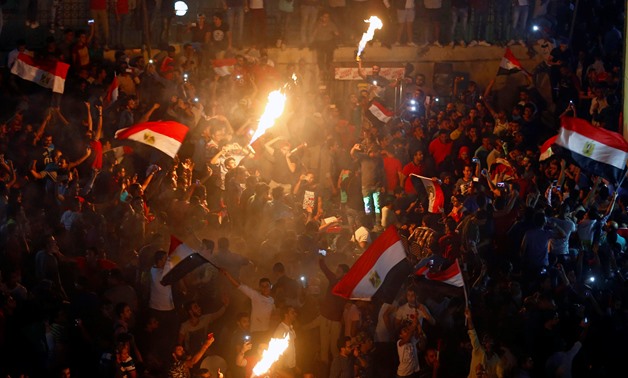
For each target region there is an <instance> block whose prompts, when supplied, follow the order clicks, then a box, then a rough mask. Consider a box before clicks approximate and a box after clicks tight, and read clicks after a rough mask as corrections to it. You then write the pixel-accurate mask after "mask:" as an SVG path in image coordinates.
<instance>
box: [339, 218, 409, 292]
mask: <svg viewBox="0 0 628 378" xmlns="http://www.w3.org/2000/svg"><path fill="white" fill-rule="evenodd" d="M409 272H411V270H410V264H409V263H408V260H407V259H406V250H405V247H404V245H403V243H402V241H401V238H400V237H399V234H398V233H397V229H396V228H395V227H394V226H390V227H388V228H387V229H386V231H384V232H383V233H382V234H381V235H380V236H379V237H378V238H377V239H375V241H374V242H373V244H371V246H370V247H368V249H367V250H366V251H365V252H364V253H363V254H362V256H360V258H359V259H358V260H357V261H356V262H355V263H354V264H353V266H352V267H351V269H350V270H349V272H348V273H347V274H346V275H345V276H344V277H343V278H342V279H341V280H340V281H339V282H338V283H337V284H336V286H334V288H333V290H332V293H334V294H335V295H337V296H339V297H343V298H347V299H356V300H370V299H371V298H372V297H373V296H374V295H375V294H376V293H378V292H387V291H392V292H394V294H396V293H397V291H398V290H399V287H400V286H401V283H402V281H403V280H404V279H405V278H406V277H407V275H408V273H409ZM388 289H390V290H388ZM394 294H393V295H392V297H394ZM382 295H386V294H382Z"/></svg>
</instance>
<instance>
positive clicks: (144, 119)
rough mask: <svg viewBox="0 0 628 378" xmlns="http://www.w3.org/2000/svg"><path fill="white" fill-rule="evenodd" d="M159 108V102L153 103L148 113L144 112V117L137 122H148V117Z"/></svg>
mask: <svg viewBox="0 0 628 378" xmlns="http://www.w3.org/2000/svg"><path fill="white" fill-rule="evenodd" d="M157 109H159V104H158V103H155V104H153V106H152V107H151V108H150V109H149V110H148V111H147V112H146V113H144V115H143V116H142V118H140V120H139V121H138V122H137V123H144V122H148V119H149V118H150V116H152V115H153V113H154V112H155V110H157Z"/></svg>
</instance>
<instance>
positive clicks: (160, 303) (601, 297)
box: [0, 0, 628, 378]
mask: <svg viewBox="0 0 628 378" xmlns="http://www.w3.org/2000/svg"><path fill="white" fill-rule="evenodd" d="M164 2H165V1H164ZM354 2H355V3H358V2H357V1H354ZM408 3H409V2H406V4H408ZM426 3H428V2H427V1H426ZM430 3H431V2H430ZM472 3H473V2H472ZM556 3H559V4H562V2H554V3H553V4H555V5H556ZM607 3H609V4H610V3H612V2H607ZM253 4H254V2H251V3H248V7H250V10H251V11H253V10H255V8H253ZM343 4H344V3H343ZM452 4H454V5H455V4H458V3H457V2H456V1H453V2H452ZM461 4H462V2H461ZM318 5H319V4H317V3H316V2H312V3H311V4H310V3H309V2H306V3H302V4H300V6H301V11H302V15H303V17H306V16H307V17H313V18H314V19H315V18H316V14H317V11H318ZM425 5H426V7H427V4H425ZM458 5H460V4H458ZM524 5H525V6H528V5H529V4H528V3H527V2H526V4H523V1H522V0H519V1H518V2H517V6H524ZM605 5H608V4H606V3H605ZM235 6H237V4H236V5H235ZM330 6H331V8H332V9H333V10H334V12H340V10H339V9H335V8H341V7H344V5H338V6H334V5H333V4H330ZM310 8H311V9H310ZM460 8H461V9H462V8H463V7H462V5H460ZM596 9H598V10H600V11H603V10H606V9H607V8H606V7H605V6H599V7H598V8H596ZM315 11H316V12H315ZM402 13H403V12H400V13H399V16H400V17H402V16H403V17H405V18H404V20H406V21H407V22H411V18H412V17H411V16H410V15H409V14H405V15H402ZM593 13H594V15H593V16H592V17H590V18H587V19H586V20H584V21H583V22H582V23H581V24H579V27H578V28H577V29H578V30H577V32H576V36H577V37H578V39H574V40H573V41H572V42H569V41H565V40H561V39H558V40H557V41H556V43H555V48H554V49H553V50H551V53H550V54H549V59H548V60H547V61H545V62H543V63H541V64H540V65H539V66H538V67H536V68H535V70H533V71H532V74H531V75H529V76H528V75H527V74H526V75H524V73H523V72H522V73H519V74H518V75H520V76H525V77H527V83H528V85H527V86H525V87H517V88H511V87H508V86H506V88H504V89H502V90H501V92H496V91H494V90H493V88H494V82H493V81H492V82H491V83H489V85H488V86H487V87H486V88H485V89H484V90H482V89H480V87H479V85H478V84H476V83H475V82H472V81H468V80H465V79H464V78H463V77H457V78H455V79H454V80H453V83H452V86H451V91H450V93H448V94H442V93H440V94H439V93H436V91H435V90H434V89H433V88H430V87H429V85H428V84H427V83H426V80H425V75H424V74H421V73H419V72H414V69H413V68H412V67H410V68H409V69H407V70H406V77H402V78H399V79H398V80H388V79H386V78H384V77H382V76H381V75H380V67H379V66H377V65H375V66H373V67H372V70H371V72H366V71H365V70H364V69H363V68H362V66H361V65H360V67H359V71H360V75H361V76H363V78H364V80H365V82H366V84H367V87H366V88H367V89H365V90H361V91H358V90H357V89H356V92H355V93H352V94H350V95H349V96H348V97H347V98H334V97H332V95H333V93H331V92H330V91H329V90H328V87H327V86H325V85H322V86H319V83H318V82H317V77H318V74H317V72H316V69H315V68H313V67H312V66H311V65H309V64H307V63H306V62H305V61H304V60H300V61H299V62H295V63H294V64H290V65H287V66H285V67H277V66H275V64H274V62H272V60H270V59H269V56H268V52H267V51H266V50H265V49H264V48H259V47H258V48H251V49H249V50H247V51H246V52H245V53H243V54H241V55H237V56H235V58H234V59H233V61H230V63H231V64H232V65H233V67H232V69H231V70H228V71H224V70H222V69H221V67H220V66H219V65H216V64H212V63H211V62H212V59H213V58H216V57H221V52H222V51H224V50H228V49H229V48H230V47H231V45H232V43H233V42H232V40H231V36H230V35H228V34H226V33H223V34H222V35H223V36H224V37H225V38H226V39H221V40H220V43H218V41H214V42H215V43H214V44H212V43H211V42H208V41H209V40H208V39H207V38H208V37H207V35H208V34H206V33H205V32H203V28H204V26H203V25H204V23H205V20H204V19H205V16H202V15H201V16H199V18H198V24H196V25H194V26H192V27H191V30H190V32H191V37H190V39H189V42H188V43H186V44H184V45H182V47H181V49H179V51H178V52H177V50H176V49H175V48H174V47H173V46H170V47H169V48H167V49H165V50H164V51H163V52H160V53H159V54H157V55H155V56H153V57H150V59H146V58H145V57H144V56H128V55H126V53H125V52H124V51H117V52H116V53H115V57H114V60H113V61H109V60H107V59H104V58H103V57H102V55H101V56H99V55H98V53H95V51H98V50H99V48H98V47H96V48H95V47H94V46H95V41H97V40H98V38H100V37H99V36H98V33H97V28H96V27H97V25H94V26H91V27H90V28H89V31H87V32H86V31H74V30H69V29H68V30H65V31H64V33H63V36H62V37H61V39H60V40H59V41H56V40H55V39H54V38H49V39H48V40H46V43H45V45H44V47H43V48H41V49H35V50H34V51H30V50H29V48H28V47H29V46H27V45H26V43H25V42H24V41H18V42H17V43H16V48H15V50H13V51H11V52H10V53H9V54H8V61H7V67H5V69H4V70H3V71H2V72H1V76H0V98H1V101H0V109H1V111H0V114H1V115H2V118H3V120H2V123H1V127H0V178H1V181H2V183H0V240H1V241H0V273H1V276H0V374H2V375H4V376H11V377H19V376H24V377H26V376H29V377H53V376H62V377H69V376H77V377H94V376H102V377H138V376H139V377H191V376H195V377H210V376H212V377H217V376H224V377H227V378H229V377H251V376H253V374H254V373H253V367H254V366H255V365H256V363H257V362H258V361H259V360H260V359H261V357H262V354H263V351H264V350H265V349H267V348H268V347H269V344H268V342H269V340H270V339H271V338H284V337H286V336H288V337H289V344H288V348H287V350H286V351H285V352H284V353H283V355H282V356H281V357H280V359H279V361H278V362H277V363H276V364H274V365H273V367H272V368H271V369H270V371H269V372H267V373H264V374H263V375H264V376H266V375H270V376H273V377H274V376H277V377H301V376H303V377H333V378H337V377H343V378H345V377H360V378H369V377H463V376H469V377H572V376H574V377H592V376H595V377H603V376H609V377H613V376H619V375H621V371H622V368H621V366H622V365H623V363H622V362H623V361H622V360H621V357H622V356H624V355H626V346H625V340H626V339H627V337H628V328H627V325H628V311H627V309H628V307H627V305H626V303H627V300H628V298H626V294H628V292H627V291H626V284H625V277H626V275H627V274H628V258H627V257H626V255H625V252H626V239H625V237H626V235H628V214H627V213H626V211H627V210H626V205H627V204H628V193H627V192H626V189H625V188H623V187H622V185H621V182H620V183H617V182H614V181H613V180H610V179H609V178H607V177H602V176H599V174H600V172H589V171H586V170H583V169H581V168H580V167H579V166H577V165H576V164H575V163H574V162H573V161H571V160H570V159H569V158H568V157H566V156H564V155H560V154H558V155H553V156H551V157H549V158H546V156H544V158H545V160H542V161H540V152H541V151H540V146H541V145H542V144H543V142H545V140H547V139H548V138H549V137H551V136H552V135H554V134H556V132H557V130H558V128H559V126H560V120H561V118H562V117H580V118H584V119H586V120H587V121H588V122H590V123H591V124H592V125H594V126H595V127H599V128H603V129H608V130H612V131H617V130H618V129H619V128H620V126H619V124H620V119H621V116H620V111H621V109H620V107H621V104H622V101H621V98H622V96H621V80H622V78H623V72H622V63H621V53H622V51H621V49H620V48H618V46H621V43H619V45H618V44H617V43H616V42H617V37H618V38H619V41H620V42H621V34H620V35H619V36H616V35H615V36H614V37H613V36H611V37H613V38H611V37H609V38H606V37H604V38H599V39H597V38H585V36H602V34H600V33H601V30H599V29H596V28H594V27H593V26H595V25H597V24H595V20H597V19H598V18H596V17H598V16H600V15H602V14H603V12H599V13H597V14H596V13H595V12H593ZM325 14H327V15H328V16H329V13H325ZM457 14H458V15H463V12H462V11H460V12H458V13H457ZM334 15H337V13H332V18H333V17H334ZM221 17H222V16H221V15H215V16H213V18H212V22H211V23H212V25H213V26H212V27H216V26H218V27H220V26H221V25H226V24H227V23H226V22H225V24H223V19H222V18H221ZM259 17H260V18H259V19H257V21H259V22H262V20H263V17H262V16H259ZM457 17H458V16H457ZM460 17H462V16H460ZM524 19H525V17H524ZM461 21H463V20H462V19H461ZM325 22H329V20H327V21H325ZM224 29H226V30H224ZM454 29H455V25H454ZM227 30H228V27H226V28H225V27H224V26H223V32H226V31H227ZM305 30H306V32H307V28H305ZM399 30H400V32H399V35H400V36H402V35H403V30H404V29H402V28H401V27H400V29H399ZM325 33H327V34H326V35H328V36H329V35H330V33H332V34H333V33H334V31H333V30H331V29H330V28H326V29H325ZM341 33H342V31H341V30H339V31H338V34H339V35H341ZM215 34H216V33H213V34H210V35H215ZM218 34H220V33H218ZM306 34H307V33H306ZM258 36H259V35H258ZM485 38H487V37H485ZM476 39H480V40H485V39H482V37H481V36H480V37H477V38H476ZM409 42H411V40H410V39H409ZM207 43H209V44H208V45H207ZM236 43H237V42H236ZM548 43H549V42H548ZM613 46H615V48H613ZM101 47H102V45H101ZM19 54H28V55H32V56H34V57H35V59H36V60H38V61H40V62H44V63H42V64H45V65H50V64H55V62H65V63H67V64H69V65H70V71H69V73H68V75H67V78H66V82H65V89H64V91H63V94H59V93H54V94H51V93H50V90H48V89H44V88H42V87H39V86H38V85H36V84H35V83H32V82H29V81H26V80H23V79H21V78H20V77H19V76H17V75H13V74H10V68H11V67H12V66H13V65H14V64H15V62H16V60H17V59H19ZM543 75H545V76H546V77H547V79H548V81H549V82H550V83H551V88H552V90H551V93H549V94H547V95H546V96H544V95H543V93H541V92H542V91H541V90H540V89H539V88H537V87H536V83H538V82H541V81H542V80H541V78H542V77H543ZM471 77H473V73H471ZM114 82H115V83H117V89H116V90H115V91H114V86H113V85H112V83H114ZM400 82H404V85H403V88H404V93H405V94H404V101H403V103H402V105H401V107H400V108H399V109H397V110H396V114H397V116H395V117H392V119H391V120H389V121H388V122H386V123H384V122H381V120H379V119H378V118H377V117H373V115H372V114H371V111H370V108H371V107H372V104H373V103H374V102H377V103H378V104H380V105H381V106H389V107H390V106H392V101H391V93H392V92H393V91H394V90H395V89H394V88H396V86H398V85H399V83H400ZM278 88H283V90H284V91H285V93H286V96H287V103H286V107H285V110H284V112H283V115H282V117H281V118H280V119H279V120H278V121H277V122H276V124H275V126H274V127H272V128H271V129H270V130H268V131H267V132H266V133H265V134H264V135H262V136H261V137H260V138H259V139H257V140H255V141H251V135H252V134H253V132H254V131H255V129H256V127H257V120H258V119H259V116H260V114H261V113H262V111H263V109H264V106H265V105H266V103H267V95H268V93H269V92H270V91H271V90H275V89H278ZM504 92H510V93H513V92H514V93H516V95H517V99H516V101H515V102H514V103H513V104H510V105H509V106H503V105H498V104H499V101H497V100H498V97H500V96H501V95H502V94H504ZM147 121H176V122H179V123H182V124H184V125H186V126H188V128H189V132H188V134H187V136H186V138H185V140H184V142H183V144H182V146H181V148H180V149H179V152H178V154H177V155H176V156H175V157H174V158H171V157H170V156H167V155H165V154H164V153H162V152H160V151H159V150H158V149H156V148H154V147H150V146H148V144H150V143H145V144H142V143H136V142H130V141H120V140H117V139H115V137H114V136H115V133H116V131H118V130H120V129H123V128H127V127H130V126H133V125H135V124H138V123H143V122H147ZM413 175H419V176H423V177H428V178H430V179H432V180H434V181H435V182H437V183H438V185H439V187H440V188H441V189H442V191H443V193H444V195H445V203H444V206H443V207H444V208H443V209H441V210H440V211H433V209H431V208H430V207H429V206H428V203H429V202H428V200H429V198H428V196H427V195H426V193H425V192H424V191H422V190H421V189H420V187H417V186H416V182H415V181H414V179H413V178H412V177H413ZM622 182H623V181H622ZM390 227H395V228H396V229H397V231H398V233H399V234H400V235H401V236H402V237H403V239H404V240H405V242H406V246H407V253H408V261H409V262H410V263H411V264H412V265H416V267H417V268H419V267H422V266H426V265H427V266H429V268H430V270H431V271H433V272H439V271H444V270H446V269H447V268H448V267H450V266H452V265H454V264H459V266H460V267H461V269H462V272H463V275H464V278H465V282H466V289H467V291H468V298H466V295H464V294H463V292H462V291H461V290H458V289H456V288H454V287H447V286H446V285H445V284H443V285H444V286H443V285H437V284H434V283H430V282H428V281H427V280H426V279H424V278H423V277H418V276H416V275H414V274H411V275H410V276H408V278H407V280H406V281H405V282H404V283H403V285H401V286H400V287H394V288H388V291H391V290H392V291H393V293H392V294H390V293H387V294H388V295H381V296H378V295H376V296H375V297H373V298H372V300H370V301H349V300H346V299H343V298H341V297H339V296H337V295H334V294H332V289H333V288H334V286H335V285H336V284H337V283H338V282H339V281H340V280H341V279H342V278H343V277H344V276H345V275H346V274H347V273H348V272H349V270H350V267H351V266H352V264H353V263H354V262H355V261H356V259H358V258H359V257H360V256H362V255H363V254H364V253H365V251H367V250H368V248H369V246H370V245H371V244H372V243H373V241H374V240H375V239H376V238H377V237H378V235H379V234H380V233H381V232H382V231H383V230H385V229H388V228H390ZM171 236H172V237H176V239H177V240H182V241H183V242H184V243H185V244H186V245H188V246H190V247H191V248H193V249H194V250H196V251H198V253H199V254H200V255H202V256H203V257H205V258H206V259H207V260H209V261H211V264H205V265H203V266H201V267H199V268H197V269H195V270H194V271H193V272H191V273H189V274H187V275H186V276H185V277H183V279H181V280H179V281H177V282H174V283H172V284H171V285H165V284H162V279H163V277H164V272H165V271H167V270H168V267H169V264H171V263H172V261H171V259H170V258H169V252H171V246H173V244H172V240H171ZM374 285H375V284H374Z"/></svg>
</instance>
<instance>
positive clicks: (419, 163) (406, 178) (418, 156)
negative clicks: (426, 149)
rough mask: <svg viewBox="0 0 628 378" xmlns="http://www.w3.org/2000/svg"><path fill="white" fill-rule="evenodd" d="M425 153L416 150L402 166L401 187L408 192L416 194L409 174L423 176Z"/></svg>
mask: <svg viewBox="0 0 628 378" xmlns="http://www.w3.org/2000/svg"><path fill="white" fill-rule="evenodd" d="M424 160H425V155H424V154H423V151H421V150H417V151H416V152H415V153H414V156H412V161H411V162H409V163H408V164H406V166H405V167H403V171H402V177H403V189H404V190H405V192H406V193H408V194H416V189H414V185H413V184H412V180H411V179H410V175H411V174H415V175H419V176H425V175H426V173H425V171H426V169H425V161H424Z"/></svg>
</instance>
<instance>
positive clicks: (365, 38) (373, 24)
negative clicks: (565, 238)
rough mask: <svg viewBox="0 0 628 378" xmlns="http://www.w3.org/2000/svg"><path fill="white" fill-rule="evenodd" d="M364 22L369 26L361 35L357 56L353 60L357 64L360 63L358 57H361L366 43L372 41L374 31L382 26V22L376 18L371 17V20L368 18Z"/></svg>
mask: <svg viewBox="0 0 628 378" xmlns="http://www.w3.org/2000/svg"><path fill="white" fill-rule="evenodd" d="M364 22H367V23H368V24H369V29H368V30H367V31H366V32H365V33H363V34H362V39H361V40H360V43H359V44H358V54H357V55H356V56H355V60H357V61H358V62H359V61H360V55H362V51H364V48H365V47H366V43H367V42H369V41H371V40H373V35H374V34H375V30H379V29H381V28H382V26H384V24H382V20H380V19H379V17H377V16H371V18H369V19H368V20H364Z"/></svg>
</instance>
